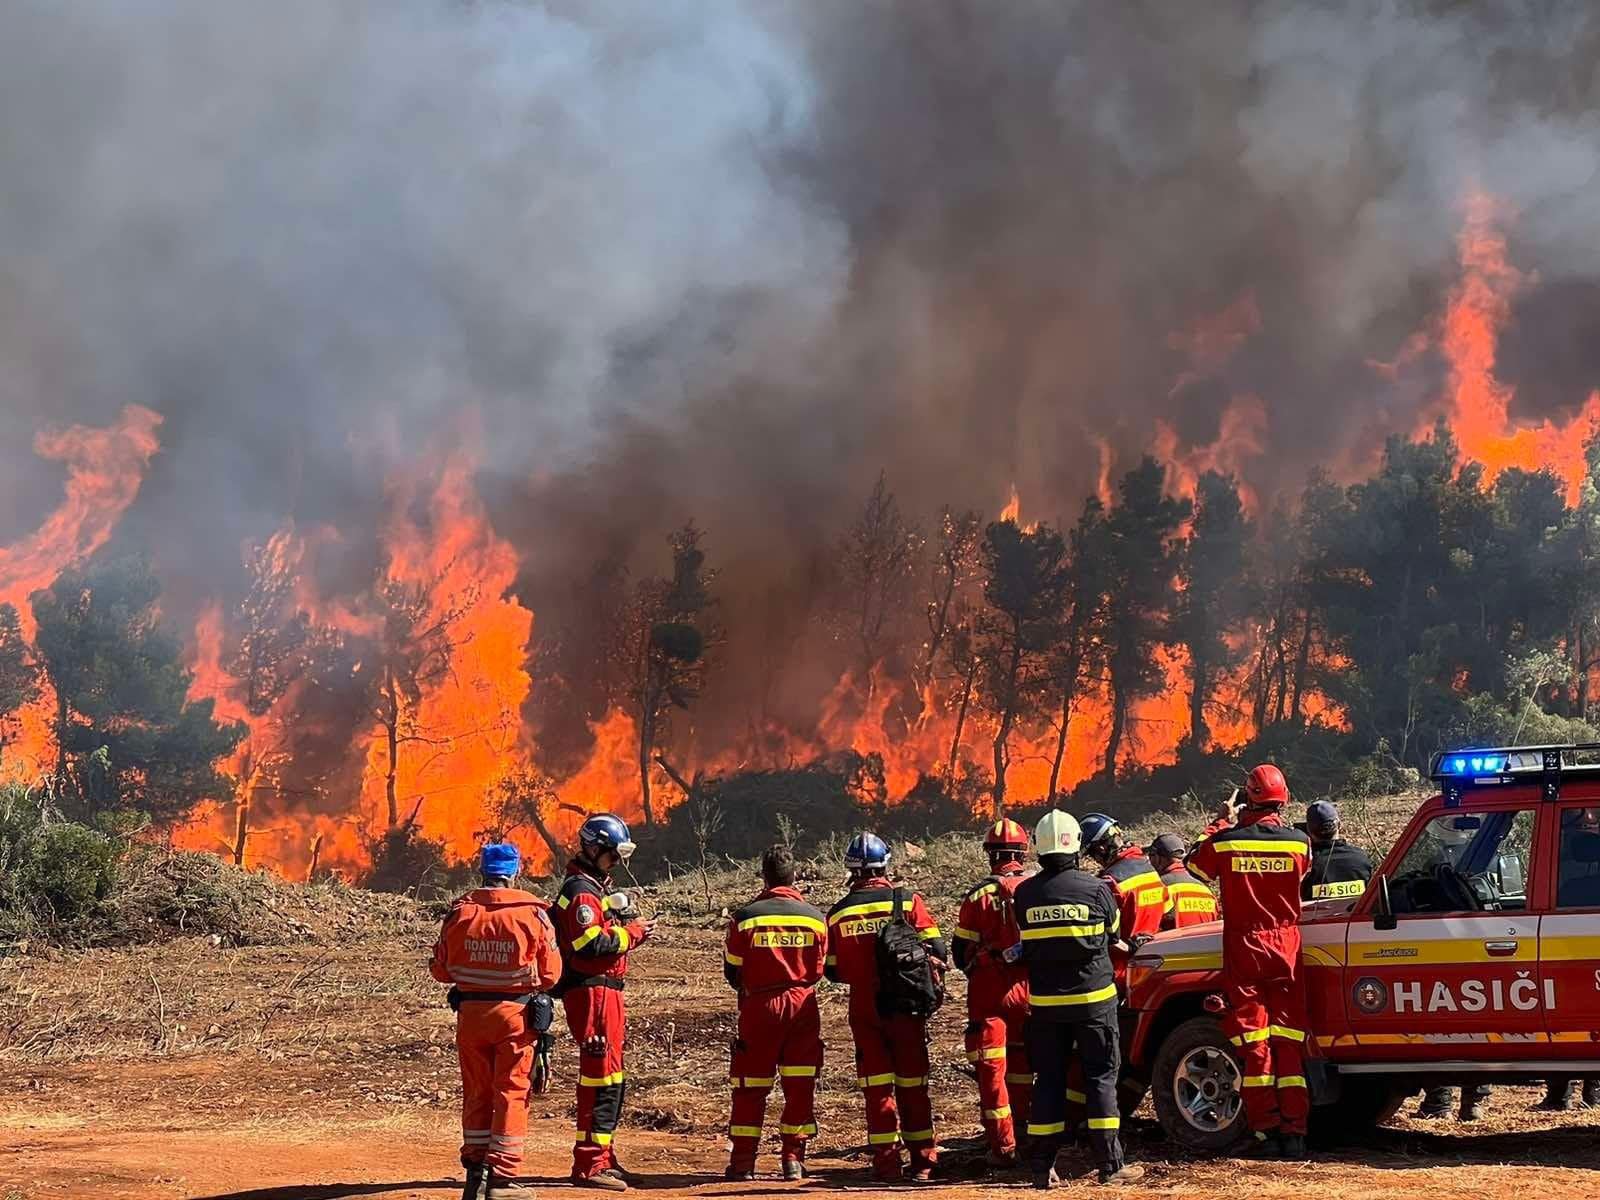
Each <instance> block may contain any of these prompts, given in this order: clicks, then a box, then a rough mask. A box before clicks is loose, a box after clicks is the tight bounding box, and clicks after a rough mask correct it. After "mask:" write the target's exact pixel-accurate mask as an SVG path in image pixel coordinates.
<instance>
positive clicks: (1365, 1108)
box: [1311, 1075, 1417, 1146]
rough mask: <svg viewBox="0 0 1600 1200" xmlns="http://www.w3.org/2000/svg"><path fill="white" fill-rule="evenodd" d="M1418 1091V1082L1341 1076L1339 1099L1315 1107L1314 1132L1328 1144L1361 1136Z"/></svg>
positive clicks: (1391, 1115) (1317, 1137)
mask: <svg viewBox="0 0 1600 1200" xmlns="http://www.w3.org/2000/svg"><path fill="white" fill-rule="evenodd" d="M1416 1092H1417V1088H1416V1086H1415V1085H1412V1086H1410V1087H1407V1086H1406V1085H1405V1084H1403V1083H1397V1082H1395V1081H1394V1080H1392V1079H1384V1078H1382V1077H1376V1078H1374V1077H1372V1076H1367V1077H1362V1076H1359V1075H1345V1076H1341V1077H1340V1080H1339V1099H1338V1100H1336V1101H1335V1102H1334V1103H1332V1104H1327V1105H1319V1106H1318V1107H1316V1108H1314V1109H1312V1110H1311V1136H1312V1137H1313V1138H1314V1139H1315V1140H1316V1142H1317V1143H1318V1144H1319V1145H1324V1146H1330V1145H1335V1144H1337V1143H1339V1142H1345V1141H1349V1140H1350V1139H1351V1138H1353V1137H1360V1136H1361V1135H1362V1134H1365V1133H1368V1132H1370V1131H1371V1130H1373V1129H1376V1128H1377V1127H1378V1126H1379V1125H1382V1124H1384V1123H1385V1122H1386V1121H1388V1120H1389V1119H1390V1118H1391V1117H1393V1116H1394V1115H1395V1113H1397V1112H1399V1111H1400V1106H1401V1105H1402V1104H1404V1103H1405V1102H1406V1101H1407V1100H1408V1099H1410V1098H1411V1097H1412V1096H1413V1095H1415V1094H1416Z"/></svg>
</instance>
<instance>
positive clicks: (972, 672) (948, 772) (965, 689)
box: [944, 655, 978, 780]
mask: <svg viewBox="0 0 1600 1200" xmlns="http://www.w3.org/2000/svg"><path fill="white" fill-rule="evenodd" d="M977 677H978V658H977V655H973V657H972V660H971V661H970V662H969V663H968V664H967V675H966V678H965V679H964V680H963V681H962V684H961V703H960V704H958V705H956V728H955V732H954V733H953V734H952V735H951V737H950V762H949V763H948V764H947V765H946V766H945V772H944V773H945V776H946V778H948V779H951V780H954V779H955V777H956V760H957V758H958V757H959V756H960V754H961V734H962V731H963V730H965V729H966V727H967V709H968V707H969V706H970V705H971V704H972V684H973V682H974V680H976V679H977Z"/></svg>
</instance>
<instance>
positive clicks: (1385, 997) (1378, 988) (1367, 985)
mask: <svg viewBox="0 0 1600 1200" xmlns="http://www.w3.org/2000/svg"><path fill="white" fill-rule="evenodd" d="M1351 996H1352V998H1353V999H1354V1000H1355V1002H1356V1007H1357V1008H1359V1009H1360V1010H1361V1011H1362V1012H1364V1013H1366V1014H1367V1015H1368V1016H1372V1015H1374V1014H1376V1013H1381V1012H1382V1011H1383V1010H1384V1009H1386V1008H1388V1007H1389V989H1388V988H1386V987H1385V986H1384V985H1383V982H1382V980H1378V979H1373V978H1372V977H1371V976H1368V977H1367V978H1365V979H1358V980H1357V981H1356V986H1355V990H1354V991H1353V992H1352V993H1351Z"/></svg>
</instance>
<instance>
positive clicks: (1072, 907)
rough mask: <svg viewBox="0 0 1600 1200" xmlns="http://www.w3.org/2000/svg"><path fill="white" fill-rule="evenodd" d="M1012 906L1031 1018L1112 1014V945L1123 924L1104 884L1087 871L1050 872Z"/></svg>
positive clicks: (1030, 882) (1026, 885) (1025, 887)
mask: <svg viewBox="0 0 1600 1200" xmlns="http://www.w3.org/2000/svg"><path fill="white" fill-rule="evenodd" d="M1014 904H1015V909H1016V915H1017V927H1018V928H1019V929H1020V930H1021V931H1022V961H1023V962H1024V963H1026V964H1027V967H1028V1004H1029V1007H1030V1011H1031V1012H1032V1015H1033V1016H1034V1017H1036V1018H1038V1019H1039V1020H1045V1021H1082V1020H1087V1019H1100V1018H1102V1017H1103V1015H1104V1013H1105V1011H1106V1008H1107V1006H1110V1007H1111V1008H1113V1009H1114V1008H1115V1007H1116V1003H1117V985H1116V983H1115V981H1114V977H1113V975H1112V971H1111V943H1112V942H1113V941H1115V940H1116V937H1117V931H1118V928H1119V924H1120V920H1119V917H1118V913H1117V901H1116V898H1115V897H1114V896H1113V895H1112V893H1111V889H1110V887H1108V886H1107V885H1106V883H1105V881H1104V880H1102V879H1097V878H1095V877H1094V876H1093V875H1090V874H1089V873H1088V872H1086V871H1079V870H1074V869H1068V870H1058V871H1051V870H1049V869H1048V868H1047V869H1045V870H1042V871H1040V872H1039V873H1038V874H1037V875H1034V876H1033V877H1031V878H1029V879H1027V880H1024V881H1023V883H1022V884H1021V885H1020V886H1019V887H1018V888H1017V894H1016V900H1015V901H1014Z"/></svg>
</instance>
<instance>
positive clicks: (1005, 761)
mask: <svg viewBox="0 0 1600 1200" xmlns="http://www.w3.org/2000/svg"><path fill="white" fill-rule="evenodd" d="M1066 555H1067V546H1066V543H1065V542H1064V541H1063V540H1062V538H1061V535H1060V534H1059V533H1057V532H1056V531H1055V530H1053V529H1051V528H1050V527H1049V526H1047V525H1039V526H1036V527H1034V528H1032V529H1027V530H1024V529H1020V528H1018V527H1017V523H1016V522H1015V521H1009V520H1008V521H996V522H994V523H993V524H991V525H990V526H989V527H988V529H987V530H985V531H984V539H983V562H984V584H983V597H984V601H985V603H986V607H985V609H984V610H983V612H982V614H981V616H980V617H979V621H978V639H977V654H978V657H979V659H980V661H981V663H982V666H981V668H980V669H981V673H982V675H983V688H982V691H981V696H982V698H983V702H984V703H985V704H986V705H987V706H988V708H989V711H990V714H991V715H992V716H993V718H994V722H995V734H994V784H993V796H994V811H995V815H996V816H997V817H998V816H1002V815H1004V813H1005V807H1006V768H1007V767H1008V766H1009V765H1010V762H1011V734H1012V730H1013V729H1014V728H1015V727H1016V724H1017V722H1018V721H1019V720H1025V719H1027V718H1028V717H1030V716H1031V715H1033V714H1034V713H1035V712H1037V710H1038V708H1039V707H1040V705H1041V703H1042V701H1043V698H1044V696H1045V694H1046V692H1045V689H1046V687H1047V685H1048V682H1049V679H1050V670H1049V667H1050V662H1051V659H1052V657H1053V656H1054V655H1055V653H1056V652H1057V650H1058V647H1059V645H1060V639H1061V609H1062V601H1063V599H1064V597H1065V595H1066V589H1067V583H1068V568H1067V561H1066Z"/></svg>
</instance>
